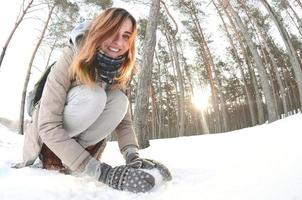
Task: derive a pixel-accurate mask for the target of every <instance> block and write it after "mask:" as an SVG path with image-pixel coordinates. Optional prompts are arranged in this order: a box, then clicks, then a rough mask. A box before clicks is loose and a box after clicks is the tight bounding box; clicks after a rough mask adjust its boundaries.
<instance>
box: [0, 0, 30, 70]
mask: <svg viewBox="0 0 302 200" xmlns="http://www.w3.org/2000/svg"><path fill="white" fill-rule="evenodd" d="M33 1H34V0H30V1H29V2H28V4H27V6H26V8H25V9H24V10H23V11H22V13H21V15H19V16H18V17H17V20H16V22H15V26H14V28H13V29H12V30H11V32H10V34H9V36H8V38H7V39H6V42H5V44H4V46H3V47H2V52H1V55H0V68H1V65H2V61H3V59H4V56H5V53H6V49H7V47H8V45H9V43H10V41H11V39H12V37H13V35H14V34H15V32H16V30H17V28H18V27H19V25H20V23H21V22H22V21H23V18H24V16H25V15H26V14H27V12H28V9H29V8H30V7H31V5H32V3H33ZM22 6H24V2H23V3H22Z"/></svg>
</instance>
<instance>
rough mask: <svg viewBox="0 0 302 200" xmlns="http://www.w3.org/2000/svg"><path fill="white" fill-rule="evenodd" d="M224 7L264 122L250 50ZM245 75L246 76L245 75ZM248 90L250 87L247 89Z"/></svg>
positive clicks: (259, 113) (259, 114)
mask: <svg viewBox="0 0 302 200" xmlns="http://www.w3.org/2000/svg"><path fill="white" fill-rule="evenodd" d="M219 3H220V5H221V2H219ZM223 9H224V12H225V14H226V16H227V17H228V20H229V22H230V24H231V26H232V28H233V31H234V32H235V35H236V38H237V40H238V43H239V45H240V49H241V52H242V54H243V57H244V60H245V63H246V66H247V69H248V72H249V74H250V77H251V83H252V86H253V87H252V88H253V90H254V94H255V99H256V108H257V113H258V122H259V123H260V124H263V123H264V111H263V106H262V96H261V94H260V92H259V89H258V85H257V79H256V76H255V73H254V71H253V70H252V69H251V61H250V58H249V55H248V52H247V48H246V47H245V45H244V43H243V41H242V40H243V39H242V37H241V34H240V32H239V31H238V30H237V26H236V25H235V22H234V20H233V18H232V17H231V15H230V14H229V13H228V12H227V10H226V9H225V7H223ZM243 77H245V76H243ZM247 91H248V89H247ZM251 103H252V104H253V100H251Z"/></svg>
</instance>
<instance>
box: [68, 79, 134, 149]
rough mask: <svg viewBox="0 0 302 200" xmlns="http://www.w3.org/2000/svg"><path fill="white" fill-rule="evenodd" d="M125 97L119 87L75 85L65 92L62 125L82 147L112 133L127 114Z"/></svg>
mask: <svg viewBox="0 0 302 200" xmlns="http://www.w3.org/2000/svg"><path fill="white" fill-rule="evenodd" d="M127 109H128V98H127V96H126V95H125V94H124V93H123V92H121V91H120V90H118V89H117V90H108V91H107V90H105V89H104V88H103V87H100V86H96V87H95V88H94V89H92V88H89V87H87V86H84V85H79V86H76V87H74V88H72V89H70V91H69V92H68V94H67V100H66V106H65V108H64V112H63V127H64V129H65V130H66V131H67V133H68V134H69V135H70V137H73V138H75V139H76V140H77V141H78V142H79V143H80V144H81V145H82V146H83V147H84V148H86V147H88V146H91V145H94V144H96V143H98V142H100V141H101V140H103V139H105V138H106V137H107V136H108V135H109V134H111V133H112V132H113V131H114V129H115V128H116V127H117V126H118V124H119V123H120V122H121V121H122V119H123V118H124V116H125V115H126V112H127Z"/></svg>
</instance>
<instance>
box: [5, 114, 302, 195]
mask: <svg viewBox="0 0 302 200" xmlns="http://www.w3.org/2000/svg"><path fill="white" fill-rule="evenodd" d="M301 122H302V115H301V113H299V114H295V115H293V116H290V117H287V118H284V119H282V120H278V121H275V122H273V123H270V124H263V125H259V126H255V127H252V128H245V129H241V130H237V131H232V132H227V133H222V134H210V135H199V136H189V137H179V138H172V139H158V140H151V141H150V144H151V146H150V147H149V148H147V149H144V150H140V155H141V157H144V158H151V159H155V160H157V161H159V162H161V163H163V164H165V165H166V166H167V167H168V168H169V169H170V171H171V173H172V177H173V179H172V181H170V182H164V181H162V178H161V176H160V174H159V173H158V171H157V170H153V171H151V172H150V173H151V174H152V175H154V176H155V179H156V181H155V182H156V185H155V187H154V188H153V189H152V190H151V191H150V192H148V193H140V194H133V193H129V192H123V191H117V190H114V189H112V188H109V187H108V186H106V185H104V184H102V183H99V182H97V181H94V180H93V179H91V178H89V177H86V176H78V175H63V174H60V173H58V172H54V171H48V170H44V169H41V168H31V167H26V168H22V169H12V168H10V166H11V165H12V164H13V163H15V162H17V161H19V160H20V159H21V152H22V142H23V136H21V135H18V134H17V133H14V132H10V131H9V130H7V129H6V128H4V127H3V126H1V125H0V199H1V200H19V199H20V200H21V199H22V200H23V199H30V200H38V199H43V200H83V199H89V200H94V199H95V200H100V199H102V200H110V199H118V200H167V199H173V200H183V199H187V200H195V199H196V200H197V199H202V200H255V199H257V200H302V190H301V188H302V170H301V169H302V134H301ZM102 162H106V163H108V164H110V165H113V166H117V165H122V164H124V160H123V158H122V155H121V154H120V152H119V149H118V144H117V143H116V142H109V143H108V145H107V147H106V149H105V152H104V154H103V159H102Z"/></svg>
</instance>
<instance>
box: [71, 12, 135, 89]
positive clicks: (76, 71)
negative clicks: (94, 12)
mask: <svg viewBox="0 0 302 200" xmlns="http://www.w3.org/2000/svg"><path fill="white" fill-rule="evenodd" d="M127 19H130V20H131V22H132V27H133V30H132V34H131V36H130V39H129V50H128V51H127V53H126V59H125V61H124V62H123V64H122V67H121V69H120V73H119V74H120V75H119V76H118V77H117V78H115V84H114V85H113V86H112V87H111V88H123V87H125V85H126V84H127V82H128V81H129V79H130V77H131V72H132V71H133V70H134V68H135V65H134V62H135V48H136V46H135V40H136V35H137V24H136V20H135V19H134V17H133V16H132V15H131V14H130V13H129V12H128V11H126V10H124V9H122V8H109V9H107V10H106V11H104V12H103V13H102V14H100V15H99V16H97V17H96V18H95V19H94V20H93V21H92V23H91V26H90V29H89V31H88V33H87V35H86V36H84V39H83V41H82V42H81V45H80V50H79V52H78V54H76V55H75V57H74V59H73V62H72V64H71V76H72V77H73V78H74V79H77V80H79V81H80V82H81V83H83V84H85V85H88V86H94V85H95V83H96V74H95V67H94V66H93V62H94V59H95V56H96V51H97V49H98V48H99V45H100V44H101V43H102V42H104V41H105V40H106V39H108V38H109V37H110V36H112V35H113V34H114V33H116V32H117V31H118V30H119V29H120V27H121V25H122V24H123V23H124V22H125V21H126V20H127Z"/></svg>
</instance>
